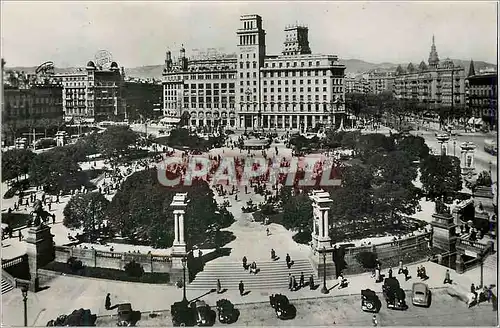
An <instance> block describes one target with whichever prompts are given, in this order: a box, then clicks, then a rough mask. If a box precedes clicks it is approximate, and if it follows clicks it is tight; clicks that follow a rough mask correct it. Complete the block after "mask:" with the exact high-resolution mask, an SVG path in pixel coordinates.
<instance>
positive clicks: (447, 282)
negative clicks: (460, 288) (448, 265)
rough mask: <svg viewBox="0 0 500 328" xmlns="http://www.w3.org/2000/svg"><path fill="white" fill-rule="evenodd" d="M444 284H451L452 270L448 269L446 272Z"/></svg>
mask: <svg viewBox="0 0 500 328" xmlns="http://www.w3.org/2000/svg"><path fill="white" fill-rule="evenodd" d="M443 284H451V279H450V270H449V269H446V273H445V275H444V281H443Z"/></svg>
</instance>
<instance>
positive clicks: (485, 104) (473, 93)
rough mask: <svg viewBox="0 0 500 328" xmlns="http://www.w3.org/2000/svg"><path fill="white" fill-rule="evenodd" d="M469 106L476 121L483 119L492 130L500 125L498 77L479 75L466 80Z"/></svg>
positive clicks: (494, 75)
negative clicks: (499, 122)
mask: <svg viewBox="0 0 500 328" xmlns="http://www.w3.org/2000/svg"><path fill="white" fill-rule="evenodd" d="M466 85H467V106H468V109H469V113H470V114H471V115H472V116H473V118H474V120H478V119H482V121H483V122H485V123H486V124H488V125H489V127H490V128H491V129H495V128H496V126H497V124H498V115H497V111H498V75H497V74H496V73H495V74H492V73H489V74H478V75H471V76H469V77H467V79H466Z"/></svg>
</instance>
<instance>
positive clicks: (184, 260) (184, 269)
mask: <svg viewBox="0 0 500 328" xmlns="http://www.w3.org/2000/svg"><path fill="white" fill-rule="evenodd" d="M181 262H182V274H183V276H184V281H183V283H182V302H184V303H187V298H186V262H187V259H186V256H185V255H184V257H183V258H182V260H181Z"/></svg>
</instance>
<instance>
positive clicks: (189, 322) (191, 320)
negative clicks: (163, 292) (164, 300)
mask: <svg viewBox="0 0 500 328" xmlns="http://www.w3.org/2000/svg"><path fill="white" fill-rule="evenodd" d="M170 313H171V315H172V324H173V325H174V327H179V326H186V327H193V326H195V325H196V320H195V315H194V311H193V309H192V308H191V307H190V306H189V304H188V303H187V302H175V303H174V304H172V306H171V307H170Z"/></svg>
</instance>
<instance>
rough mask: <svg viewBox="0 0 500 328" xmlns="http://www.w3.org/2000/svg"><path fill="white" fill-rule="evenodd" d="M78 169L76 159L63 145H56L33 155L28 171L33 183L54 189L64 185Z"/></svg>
mask: <svg viewBox="0 0 500 328" xmlns="http://www.w3.org/2000/svg"><path fill="white" fill-rule="evenodd" d="M78 171H80V166H79V165H78V162H77V161H76V159H75V158H73V157H72V156H71V154H70V153H68V152H67V151H66V150H65V149H64V147H56V148H53V149H51V150H49V151H47V152H44V153H41V154H38V155H37V156H36V157H34V159H33V161H31V163H30V166H29V170H28V173H29V178H30V180H31V181H32V182H33V183H34V184H35V185H37V186H46V187H49V188H50V189H52V190H54V189H57V188H61V187H64V186H65V183H66V182H67V181H68V180H70V179H71V178H73V177H74V176H75V175H76V173H77V172H78Z"/></svg>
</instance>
